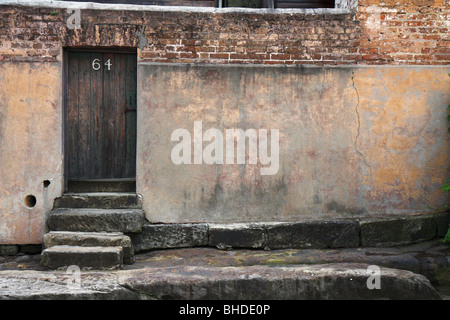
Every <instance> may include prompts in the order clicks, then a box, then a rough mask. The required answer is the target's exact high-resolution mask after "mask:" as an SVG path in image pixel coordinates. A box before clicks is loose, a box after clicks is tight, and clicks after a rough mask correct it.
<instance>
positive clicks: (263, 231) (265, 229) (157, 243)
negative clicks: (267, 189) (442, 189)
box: [130, 212, 449, 252]
mask: <svg viewBox="0 0 450 320" xmlns="http://www.w3.org/2000/svg"><path fill="white" fill-rule="evenodd" d="M448 225H449V212H446V213H432V214H421V215H409V216H398V217H392V216H391V217H385V218H365V219H360V220H356V219H353V220H351V219H342V220H332V221H331V220H330V221H302V222H268V223H231V224H208V223H181V224H164V223H156V224H151V223H146V224H144V225H143V226H142V232H141V233H136V234H133V235H130V238H131V240H132V242H133V245H134V248H135V251H136V252H141V251H147V250H156V249H169V248H183V247H196V246H210V247H217V248H219V249H231V248H253V249H287V248H292V249H326V248H346V247H347V248H355V247H360V246H373V247H382V246H398V245H407V244H412V243H416V242H422V241H427V240H431V239H434V238H436V237H442V236H444V235H445V232H446V231H447V228H448Z"/></svg>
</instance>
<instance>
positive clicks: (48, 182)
mask: <svg viewBox="0 0 450 320" xmlns="http://www.w3.org/2000/svg"><path fill="white" fill-rule="evenodd" d="M42 184H43V185H44V188H48V186H49V185H50V180H44V181H43V182H42Z"/></svg>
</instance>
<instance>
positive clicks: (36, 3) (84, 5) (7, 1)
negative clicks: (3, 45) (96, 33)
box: [0, 0, 352, 14]
mask: <svg viewBox="0 0 450 320" xmlns="http://www.w3.org/2000/svg"><path fill="white" fill-rule="evenodd" d="M2 5H14V6H26V7H44V8H63V9H90V10H127V11H154V12H201V13H248V14H250V13H251V14H348V13H351V12H352V10H350V9H337V8H319V9H266V8H263V9H255V8H213V7H188V6H186V7H185V6H154V5H136V4H113V3H93V2H69V1H54V0H47V1H46V0H2V1H1V2H0V6H2Z"/></svg>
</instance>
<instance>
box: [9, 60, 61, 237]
mask: <svg viewBox="0 0 450 320" xmlns="http://www.w3.org/2000/svg"><path fill="white" fill-rule="evenodd" d="M60 72H61V66H60V63H39V62H38V63H28V62H24V63H19V62H15V63H9V62H3V63H1V64H0V244H34V243H36V244H37V243H41V242H42V235H43V233H44V230H45V217H46V214H48V212H49V211H50V209H51V207H52V205H53V198H54V197H55V196H57V195H60V194H61V192H62V188H61V186H62V172H63V162H62V152H61V150H62V134H61V128H62V112H61V101H62V95H61V73H60ZM44 180H48V181H49V182H50V184H49V185H48V186H47V187H46V188H45V187H44V183H43V181H44ZM28 195H33V196H34V197H35V198H36V204H35V206H34V207H33V208H29V207H27V206H26V204H25V197H26V196H28Z"/></svg>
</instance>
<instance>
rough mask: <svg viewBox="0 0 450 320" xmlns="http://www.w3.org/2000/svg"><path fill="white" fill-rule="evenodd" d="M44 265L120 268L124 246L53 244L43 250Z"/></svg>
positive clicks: (50, 266) (42, 261)
mask: <svg viewBox="0 0 450 320" xmlns="http://www.w3.org/2000/svg"><path fill="white" fill-rule="evenodd" d="M41 263H42V265H44V266H46V267H49V268H51V269H58V268H64V267H69V266H71V265H76V266H78V267H79V268H81V269H83V268H84V269H97V270H102V269H118V268H120V266H121V265H122V263H123V250H122V247H80V246H53V247H51V248H47V249H45V250H44V251H42V259H41Z"/></svg>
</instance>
